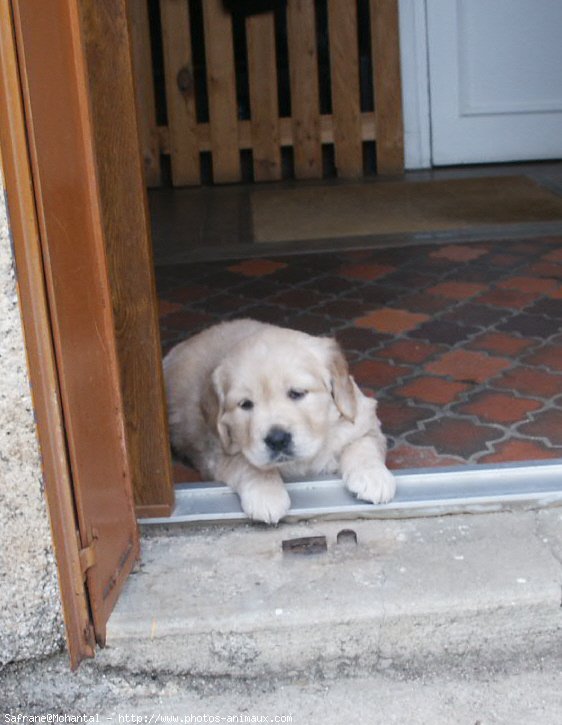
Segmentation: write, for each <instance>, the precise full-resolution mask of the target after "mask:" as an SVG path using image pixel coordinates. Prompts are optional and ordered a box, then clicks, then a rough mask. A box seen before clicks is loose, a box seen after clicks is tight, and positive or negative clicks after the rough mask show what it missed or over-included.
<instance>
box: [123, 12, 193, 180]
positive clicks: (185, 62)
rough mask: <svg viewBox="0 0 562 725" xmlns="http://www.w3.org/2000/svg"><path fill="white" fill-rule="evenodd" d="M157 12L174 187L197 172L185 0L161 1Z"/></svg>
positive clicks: (187, 18) (190, 55) (189, 41)
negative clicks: (160, 30)
mask: <svg viewBox="0 0 562 725" xmlns="http://www.w3.org/2000/svg"><path fill="white" fill-rule="evenodd" d="M136 1H137V0H133V2H136ZM160 13H161V20H162V44H163V48H164V72H165V82H166V103H167V106H168V125H169V128H170V155H171V157H172V158H171V161H172V182H173V184H174V186H190V185H196V184H200V183H201V175H200V163H199V149H198V144H197V133H196V126H197V119H196V111H195V83H194V78H193V59H192V52H191V28H190V22H189V6H188V0H161V2H160Z"/></svg>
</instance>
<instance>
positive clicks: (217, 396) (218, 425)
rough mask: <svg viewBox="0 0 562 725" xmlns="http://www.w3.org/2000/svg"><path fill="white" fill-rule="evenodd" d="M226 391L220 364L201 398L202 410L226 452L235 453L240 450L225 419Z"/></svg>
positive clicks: (224, 377) (224, 378)
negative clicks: (234, 442)
mask: <svg viewBox="0 0 562 725" xmlns="http://www.w3.org/2000/svg"><path fill="white" fill-rule="evenodd" d="M225 392H226V376H225V374H224V371H223V370H222V368H221V366H219V367H218V368H216V369H215V371H214V372H213V374H212V376H211V377H210V379H209V382H208V385H207V388H206V390H205V394H204V395H203V397H202V400H201V412H202V413H203V418H204V419H205V422H206V423H207V425H208V426H209V427H210V428H212V429H214V430H216V431H217V433H218V435H219V438H220V441H221V443H222V446H223V448H224V450H225V451H226V453H230V454H233V453H237V452H238V447H237V446H235V445H234V444H233V441H232V437H231V435H230V428H229V427H228V425H226V423H225V421H224V399H225Z"/></svg>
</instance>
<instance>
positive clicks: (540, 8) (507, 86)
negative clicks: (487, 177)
mask: <svg viewBox="0 0 562 725" xmlns="http://www.w3.org/2000/svg"><path fill="white" fill-rule="evenodd" d="M427 42H428V56H429V91H430V107H431V143H432V162H433V164H436V165H440V164H470V163H486V162H494V161H518V160H531V159H554V158H562V0H427Z"/></svg>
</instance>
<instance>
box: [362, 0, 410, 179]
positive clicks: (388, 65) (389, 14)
mask: <svg viewBox="0 0 562 725" xmlns="http://www.w3.org/2000/svg"><path fill="white" fill-rule="evenodd" d="M370 13H371V43H372V55H373V73H374V77H373V83H374V87H375V117H376V133H377V172H378V173H379V174H401V173H402V172H403V171H404V125H403V118H402V85H401V80H400V41H399V28H398V0H371V5H370Z"/></svg>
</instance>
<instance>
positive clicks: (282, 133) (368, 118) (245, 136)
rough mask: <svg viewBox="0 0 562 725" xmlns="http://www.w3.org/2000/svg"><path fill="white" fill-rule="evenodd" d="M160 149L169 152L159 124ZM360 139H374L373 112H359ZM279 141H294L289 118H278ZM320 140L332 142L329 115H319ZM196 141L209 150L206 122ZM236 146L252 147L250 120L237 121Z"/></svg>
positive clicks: (201, 148)
mask: <svg viewBox="0 0 562 725" xmlns="http://www.w3.org/2000/svg"><path fill="white" fill-rule="evenodd" d="M158 135H159V138H160V149H161V151H162V153H163V154H169V153H170V141H169V133H168V128H167V127H166V126H160V128H159V129H158ZM361 139H362V140H363V141H374V140H375V114H374V113H373V112H372V111H368V112H366V113H362V114H361ZM279 141H280V143H281V146H292V145H293V143H294V128H293V120H292V119H291V118H280V119H279ZM320 141H321V142H322V143H323V144H330V143H334V123H333V118H332V116H330V115H327V114H325V115H322V116H320ZM197 143H198V144H199V151H210V150H211V129H210V127H209V124H208V123H200V124H199V125H198V126H197ZM238 147H239V148H240V149H251V148H252V128H251V125H250V121H239V122H238Z"/></svg>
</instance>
